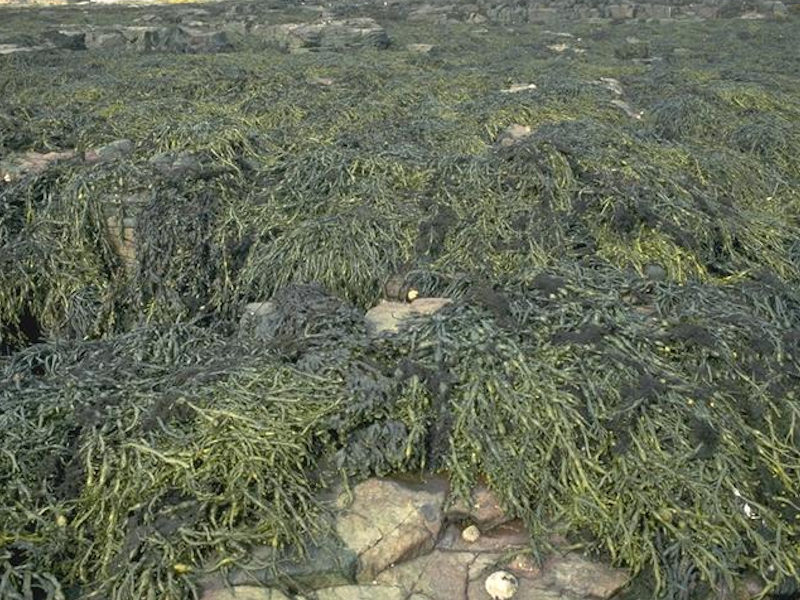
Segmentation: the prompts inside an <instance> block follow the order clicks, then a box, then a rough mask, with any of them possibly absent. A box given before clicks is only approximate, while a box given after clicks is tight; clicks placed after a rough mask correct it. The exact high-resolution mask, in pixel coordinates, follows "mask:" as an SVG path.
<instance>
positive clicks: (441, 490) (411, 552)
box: [336, 479, 447, 583]
mask: <svg viewBox="0 0 800 600" xmlns="http://www.w3.org/2000/svg"><path fill="white" fill-rule="evenodd" d="M446 493H447V483H446V482H445V481H443V480H440V479H431V480H429V481H427V482H425V483H424V484H421V485H415V486H410V485H404V484H401V483H399V482H396V481H391V480H388V479H368V480H367V481H364V482H363V483H360V484H358V485H357V486H355V487H354V488H353V490H352V501H351V502H349V503H348V502H347V498H345V497H344V496H343V495H342V496H340V497H339V501H338V503H337V506H338V513H337V515H336V533H337V534H338V536H339V538H340V539H341V540H342V542H344V544H345V546H346V547H348V548H350V549H351V550H352V551H353V552H355V554H356V555H357V556H358V571H357V574H356V580H357V581H359V582H362V583H363V582H371V581H373V580H374V579H375V578H376V577H377V575H378V574H380V573H381V572H383V571H384V570H386V569H387V568H388V567H390V566H394V565H396V564H398V563H400V562H402V561H407V560H410V559H412V558H415V557H417V556H420V555H422V554H425V553H428V552H430V551H431V550H432V549H433V547H434V544H435V542H436V539H437V537H438V535H439V532H440V530H441V528H442V521H443V512H442V507H443V504H444V499H445V496H446Z"/></svg>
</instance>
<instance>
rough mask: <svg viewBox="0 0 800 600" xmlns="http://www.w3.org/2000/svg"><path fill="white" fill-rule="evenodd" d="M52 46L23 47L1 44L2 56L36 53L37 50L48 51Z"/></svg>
mask: <svg viewBox="0 0 800 600" xmlns="http://www.w3.org/2000/svg"><path fill="white" fill-rule="evenodd" d="M49 48H50V46H21V45H19V44H0V56H2V55H4V54H16V53H18V52H34V51H36V50H47V49H49Z"/></svg>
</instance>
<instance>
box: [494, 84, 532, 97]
mask: <svg viewBox="0 0 800 600" xmlns="http://www.w3.org/2000/svg"><path fill="white" fill-rule="evenodd" d="M535 89H536V84H535V83H512V84H511V87H508V88H506V89H504V90H500V93H502V94H516V93H519V92H527V91H530V90H535Z"/></svg>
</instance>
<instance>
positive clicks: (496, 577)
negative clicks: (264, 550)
mask: <svg viewBox="0 0 800 600" xmlns="http://www.w3.org/2000/svg"><path fill="white" fill-rule="evenodd" d="M484 587H485V588H486V593H487V594H489V596H491V597H492V599H493V600H508V599H509V598H513V597H514V594H516V593H517V589H519V582H518V581H517V578H516V577H514V575H513V574H512V573H509V572H508V571H495V572H494V573H492V574H491V575H489V577H487V578H486V583H485V584H484Z"/></svg>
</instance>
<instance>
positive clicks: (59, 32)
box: [43, 29, 86, 50]
mask: <svg viewBox="0 0 800 600" xmlns="http://www.w3.org/2000/svg"><path fill="white" fill-rule="evenodd" d="M43 37H44V39H45V40H46V41H47V42H49V43H51V44H52V45H53V46H55V47H56V48H63V49H64V50H86V32H85V31H71V30H65V29H55V30H50V31H46V32H45V33H44V35H43Z"/></svg>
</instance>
